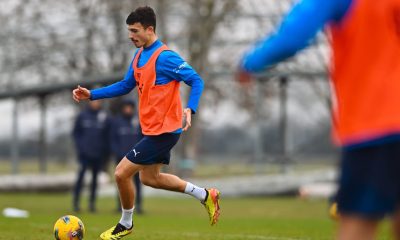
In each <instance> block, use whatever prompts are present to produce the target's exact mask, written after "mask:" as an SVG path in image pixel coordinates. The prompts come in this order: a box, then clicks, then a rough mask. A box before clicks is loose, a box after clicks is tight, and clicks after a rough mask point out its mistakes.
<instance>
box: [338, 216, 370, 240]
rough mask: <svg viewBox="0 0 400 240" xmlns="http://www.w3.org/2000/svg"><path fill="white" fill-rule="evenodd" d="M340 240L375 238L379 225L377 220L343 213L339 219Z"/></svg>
mask: <svg viewBox="0 0 400 240" xmlns="http://www.w3.org/2000/svg"><path fill="white" fill-rule="evenodd" d="M339 222H340V223H339V224H340V225H339V232H338V239H339V240H373V239H375V236H376V229H377V226H378V221H377V220H366V219H365V218H362V217H356V216H350V215H341V216H340V221H339Z"/></svg>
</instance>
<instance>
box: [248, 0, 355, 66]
mask: <svg viewBox="0 0 400 240" xmlns="http://www.w3.org/2000/svg"><path fill="white" fill-rule="evenodd" d="M352 2H353V0H302V1H301V2H299V3H298V4H297V5H295V6H294V7H293V9H292V10H291V11H290V13H289V14H288V15H287V16H286V18H285V19H284V20H283V22H282V24H281V26H280V27H279V29H278V31H277V32H276V33H274V34H272V35H269V36H267V37H266V38H265V39H263V40H261V41H260V42H259V43H258V44H256V46H255V47H254V48H253V49H251V50H250V51H249V52H248V53H246V54H245V55H244V57H243V59H242V62H241V67H242V68H243V69H244V70H246V71H248V72H260V71H263V70H265V68H266V67H269V66H271V65H273V64H275V63H278V62H280V61H282V60H284V59H286V58H288V57H291V56H293V55H295V54H296V52H297V51H299V50H301V49H303V48H305V47H307V46H308V44H309V43H310V42H311V40H312V39H313V38H314V37H315V36H316V35H317V33H318V31H319V30H321V29H322V28H323V27H324V26H325V24H327V23H330V22H340V21H341V20H342V19H343V18H344V17H345V15H346V13H347V12H348V10H349V9H350V7H351V3H352Z"/></svg>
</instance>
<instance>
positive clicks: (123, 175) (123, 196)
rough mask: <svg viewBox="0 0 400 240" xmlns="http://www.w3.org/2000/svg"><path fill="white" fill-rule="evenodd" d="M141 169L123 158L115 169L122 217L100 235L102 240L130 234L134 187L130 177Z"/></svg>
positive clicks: (112, 239)
mask: <svg viewBox="0 0 400 240" xmlns="http://www.w3.org/2000/svg"><path fill="white" fill-rule="evenodd" d="M142 168H143V166H142V165H138V164H135V163H133V162H131V161H130V160H128V159H127V158H126V157H124V158H123V159H122V160H121V162H119V164H118V165H117V167H116V169H115V173H114V175H115V181H116V182H117V186H118V191H119V197H120V200H121V206H122V216H121V219H120V220H119V222H118V224H117V225H115V226H114V227H111V228H110V229H108V230H107V231H105V232H103V233H102V234H101V235H100V238H101V239H103V240H114V239H120V238H122V237H124V236H126V235H128V234H130V233H131V232H132V229H133V221H132V216H133V209H134V200H135V187H134V184H133V181H132V177H133V175H134V174H135V173H137V172H139V171H140V170H141V169H142Z"/></svg>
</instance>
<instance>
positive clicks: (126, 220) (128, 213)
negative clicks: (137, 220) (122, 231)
mask: <svg viewBox="0 0 400 240" xmlns="http://www.w3.org/2000/svg"><path fill="white" fill-rule="evenodd" d="M133 209H135V207H133V208H132V209H123V208H122V216H121V220H119V223H120V224H121V225H123V226H124V227H126V228H127V229H129V228H131V227H132V217H133Z"/></svg>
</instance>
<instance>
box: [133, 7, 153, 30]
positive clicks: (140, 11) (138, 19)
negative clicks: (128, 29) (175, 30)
mask: <svg viewBox="0 0 400 240" xmlns="http://www.w3.org/2000/svg"><path fill="white" fill-rule="evenodd" d="M135 23H140V24H142V25H143V27H144V28H148V27H150V26H153V27H154V31H155V30H156V14H155V13H154V10H153V9H152V8H151V7H149V6H145V7H138V8H136V10H135V11H133V12H131V13H130V14H129V16H128V17H127V18H126V24H128V25H132V24H135Z"/></svg>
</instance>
